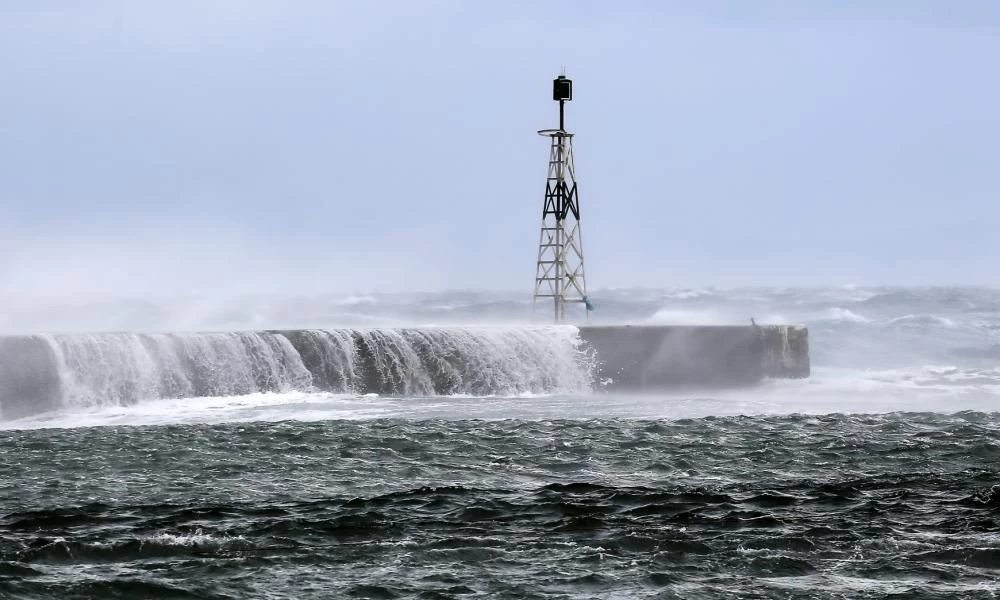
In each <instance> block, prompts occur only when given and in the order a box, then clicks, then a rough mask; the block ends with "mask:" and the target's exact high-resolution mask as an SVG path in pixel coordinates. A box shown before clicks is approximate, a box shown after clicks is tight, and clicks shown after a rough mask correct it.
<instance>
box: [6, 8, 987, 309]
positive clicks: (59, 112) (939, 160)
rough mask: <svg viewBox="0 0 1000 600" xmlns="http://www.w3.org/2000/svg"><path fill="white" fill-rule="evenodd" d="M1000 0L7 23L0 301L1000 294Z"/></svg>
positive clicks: (71, 11)
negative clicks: (565, 134) (568, 154)
mask: <svg viewBox="0 0 1000 600" xmlns="http://www.w3.org/2000/svg"><path fill="white" fill-rule="evenodd" d="M998 60H1000V4H998V3H996V2H991V1H976V0H967V1H963V2H943V1H941V2H923V1H903V0H899V1H889V0H886V1H883V2H861V1H856V2H855V1H809V2H806V1H801V2H781V1H776V0H762V1H758V2H752V3H750V2H742V1H739V0H733V1H732V2H711V1H697V2H696V1H691V2H661V1H649V2H640V1H619V2H605V1H601V2H589V1H585V0H577V1H559V0H548V1H544V2H527V1H523V2H522V1H508V0H505V1H503V2H500V1H492V2H478V1H473V0H466V1H431V0H427V1H416V0H413V1H402V0H400V1H395V2H393V1H386V0H365V1H351V2H348V1H338V0H331V1H315V2H313V1H308V0H299V1H296V2H279V1H273V2H265V1H252V0H251V1H241V2H236V1H226V0H218V1H213V2H202V1H186V0H180V1H176V0H173V1H169V2H168V1H157V0H150V1H145V2H130V1H126V0H120V1H101V0H94V1H91V2H71V1H68V0H67V1H65V2H50V1H47V0H40V1H33V2H23V1H22V2H12V1H7V0H0V294H2V295H3V296H4V297H7V298H10V297H18V298H21V299H25V298H32V297H35V296H39V297H41V296H48V297H53V296H54V297H84V296H94V295H132V296H143V295H153V294H184V293H202V294H211V293H223V292H225V293H232V292H249V291H269V290H270V291H276V290H281V291H292V292H304V293H305V292H327V291H338V292H345V293H348V292H349V293H354V292H373V291H393V292H395V291H407V290H425V291H429V290H442V289H503V290H516V289H521V288H523V289H524V290H525V294H530V291H531V286H532V278H533V275H534V260H535V254H536V251H537V248H536V245H537V240H538V227H539V224H540V217H541V205H542V191H543V188H544V178H545V168H546V160H547V152H548V148H547V140H546V139H544V138H541V137H538V136H537V135H536V133H535V132H536V130H538V129H544V128H550V127H554V126H555V125H556V124H557V107H556V104H555V103H553V102H552V101H551V95H550V94H551V83H550V80H551V79H552V78H553V77H554V76H555V75H558V74H559V73H560V71H561V70H562V69H565V72H566V74H567V75H568V76H569V77H571V78H572V79H573V80H574V83H575V85H574V99H573V102H572V103H571V104H570V105H569V106H568V107H567V127H568V129H570V130H571V131H573V132H574V133H576V138H575V150H576V166H577V174H578V180H579V186H580V202H581V212H582V226H583V239H584V249H585V252H586V258H587V275H588V282H589V284H590V287H591V289H601V288H608V287H627V286H644V287H685V286H705V285H715V286H723V287H724V286H744V285H763V286H767V285H775V286H815V285H844V284H857V285H872V284H889V285H897V284H899V285H921V284H931V285H935V284H940V285H948V284H973V285H998V284H1000V268H998V267H997V262H996V253H997V242H996V239H997V236H996V234H995V233H994V232H995V231H996V230H997V228H998V226H1000V114H998V113H1000V110H998V107H1000V77H997V72H998V71H997V66H998Z"/></svg>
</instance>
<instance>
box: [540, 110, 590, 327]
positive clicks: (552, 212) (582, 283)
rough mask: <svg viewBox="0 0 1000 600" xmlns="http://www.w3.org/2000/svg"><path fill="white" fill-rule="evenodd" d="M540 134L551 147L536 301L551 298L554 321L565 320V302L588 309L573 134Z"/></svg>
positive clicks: (554, 132)
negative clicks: (547, 139)
mask: <svg viewBox="0 0 1000 600" xmlns="http://www.w3.org/2000/svg"><path fill="white" fill-rule="evenodd" d="M539 133H540V134H541V135H545V136H548V137H549V138H550V139H551V146H550V151H549V169H548V175H547V178H546V182H545V201H544V204H543V206H542V227H541V232H540V235H539V238H538V262H537V264H536V267H535V294H534V302H535V304H536V305H537V303H538V300H539V298H551V299H552V303H553V305H554V307H553V309H554V317H555V321H556V322H557V323H561V322H563V321H564V320H565V319H566V304H570V303H579V304H580V305H581V307H582V308H583V313H584V315H586V314H587V308H588V306H587V304H588V302H587V278H586V275H585V274H584V269H583V238H582V234H581V231H580V202H579V198H578V197H577V191H576V168H575V166H574V164H573V134H572V133H567V132H565V131H563V130H562V129H559V130H547V131H540V132H539Z"/></svg>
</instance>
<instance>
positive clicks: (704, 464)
mask: <svg viewBox="0 0 1000 600" xmlns="http://www.w3.org/2000/svg"><path fill="white" fill-rule="evenodd" d="M0 451H2V453H3V456H4V461H3V465H2V466H0V480H2V481H3V482H4V484H5V485H4V488H3V492H0V503H2V506H3V507H4V512H5V513H6V514H5V515H4V516H3V517H2V518H0V534H2V536H0V540H2V541H0V595H3V596H4V597H12V598H36V597H52V598H93V597H121V598H126V597H170V598H187V597H192V598H247V597H269V598H305V597H315V598H321V597H337V596H342V597H352V596H353V597H376V598H391V597H399V596H418V597H426V598H458V597H474V596H476V595H478V596H490V597H510V598H516V597H538V598H549V597H551V598H566V597H611V596H617V597H641V596H647V595H648V596H656V597H667V598H671V597H676V598H691V597H742V598H771V597H774V598H856V597H891V598H957V597H962V598H993V597H995V595H996V593H997V574H998V572H1000V571H998V570H1000V521H998V517H1000V485H998V484H1000V476H998V475H1000V474H998V472H997V464H998V459H1000V416H998V415H996V414H994V415H988V414H984V413H976V412H965V413H958V414H954V415H950V416H945V415H938V414H929V413H894V414H887V415H868V416H844V415H828V416H819V417H815V416H801V415H792V416H771V417H725V418H715V417H707V418H702V419H681V420H674V421H657V420H580V421H577V420H558V421H524V420H508V421H474V420H462V421H441V420H434V421H418V420H398V419H393V420H372V421H360V422H358V421H324V422H314V423H301V422H281V423H240V424H219V425H180V426H156V427H134V426H127V427H95V428H81V429H63V430H33V431H18V432H9V433H8V434H7V435H6V436H5V438H4V440H3V442H2V444H0Z"/></svg>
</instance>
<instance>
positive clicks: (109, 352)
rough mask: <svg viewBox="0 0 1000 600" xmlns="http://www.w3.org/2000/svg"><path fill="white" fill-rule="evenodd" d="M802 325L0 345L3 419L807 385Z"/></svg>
mask: <svg viewBox="0 0 1000 600" xmlns="http://www.w3.org/2000/svg"><path fill="white" fill-rule="evenodd" d="M808 374H809V348H808V334H807V331H806V330H805V328H803V327H790V326H765V327H680V326H677V327H675V326H662V327H660V326H653V327H642V326H635V327H628V326H621V327H617V326H616V327H603V326H595V327H580V328H576V327H571V326H549V327H479V328H477V327H443V328H386V329H329V330H320V329H309V330H286V331H257V332H252V331H249V332H210V333H177V334H139V333H99V334H59V335H33V336H6V337H0V418H5V419H10V418H18V417H21V416H25V415H30V414H35V413H39V412H45V411H49V410H56V409H60V408H65V407H81V406H82V407H88V406H108V405H127V404H134V403H136V402H141V401H143V400H149V399H156V398H181V397H199V396H231V395H240V394H249V393H254V392H284V391H291V390H303V391H307V390H320V391H329V392H337V393H348V394H367V393H376V394H383V395H398V396H426V395H449V394H468V395H507V394H523V393H537V394H567V393H583V392H587V391H590V390H602V389H609V390H619V389H620V390H643V389H653V388H659V387H664V386H673V385H706V386H719V385H725V386H728V385H745V384H752V383H753V382H755V381H758V380H760V379H761V378H764V377H806V376H808Z"/></svg>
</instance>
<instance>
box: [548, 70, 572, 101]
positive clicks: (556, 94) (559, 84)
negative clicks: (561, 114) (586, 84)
mask: <svg viewBox="0 0 1000 600" xmlns="http://www.w3.org/2000/svg"><path fill="white" fill-rule="evenodd" d="M552 99H553V100H572V99H573V80H572V79H567V78H566V76H565V75H560V76H559V77H556V78H555V79H553V80H552Z"/></svg>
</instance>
